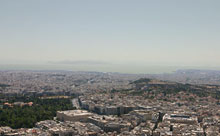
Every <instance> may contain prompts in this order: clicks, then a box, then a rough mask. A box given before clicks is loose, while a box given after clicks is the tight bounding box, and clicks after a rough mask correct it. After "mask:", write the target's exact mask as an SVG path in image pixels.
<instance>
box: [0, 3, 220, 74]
mask: <svg viewBox="0 0 220 136" xmlns="http://www.w3.org/2000/svg"><path fill="white" fill-rule="evenodd" d="M219 4H220V1H218V0H211V1H207V0H194V1H192V0H183V1H176V0H167V1H164V0H154V1H148V0H138V1H133V0H120V1H118V0H111V1H103V0H93V1H90V0H85V1H81V0H80V1H75V0H65V1H59V0H47V1H45V0H37V1H28V0H19V1H8V0H2V1H0V50H1V53H0V65H1V69H27V70H28V69H39V70H40V69H50V70H52V69H59V70H76V71H80V70H82V71H102V72H123V73H154V72H170V71H173V70H176V69H182V68H183V69H185V68H193V69H215V70H220V61H219V60H220V53H219V50H220V46H219V44H220V41H219V35H220V26H219V24H220V16H219V14H220V8H219Z"/></svg>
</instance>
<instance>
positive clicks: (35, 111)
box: [0, 97, 73, 128]
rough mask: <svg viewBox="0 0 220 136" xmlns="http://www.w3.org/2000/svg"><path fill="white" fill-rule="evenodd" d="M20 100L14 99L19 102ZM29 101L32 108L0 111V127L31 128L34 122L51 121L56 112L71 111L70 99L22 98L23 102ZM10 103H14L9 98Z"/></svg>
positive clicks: (16, 107)
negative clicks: (31, 103)
mask: <svg viewBox="0 0 220 136" xmlns="http://www.w3.org/2000/svg"><path fill="white" fill-rule="evenodd" d="M21 98H22V97H21ZM21 98H16V99H17V100H20V99H21ZM30 100H31V101H32V102H33V103H34V105H33V106H23V107H20V106H14V107H4V108H3V109H0V126H10V127H12V128H31V127H34V125H35V123H36V122H39V121H42V120H48V119H53V117H55V116H56V111H59V110H70V109H73V106H72V103H71V101H70V99H39V98H37V97H35V98H34V97H31V98H25V97H24V98H23V102H26V101H30ZM10 101H15V98H11V100H10Z"/></svg>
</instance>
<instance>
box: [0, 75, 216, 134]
mask: <svg viewBox="0 0 220 136" xmlns="http://www.w3.org/2000/svg"><path fill="white" fill-rule="evenodd" d="M139 77H140V76H139V75H126V74H125V75H123V74H114V73H97V72H32V71H29V72H21V71H18V72H10V71H8V72H0V83H1V84H5V86H3V87H0V92H1V93H3V92H6V93H7V94H10V93H16V94H17V93H21V94H22V93H25V94H28V93H35V94H39V95H40V96H41V98H42V99H44V98H47V99H48V98H53V97H56V95H57V94H58V95H59V96H61V95H62V96H67V97H68V96H70V95H71V94H77V95H75V96H77V98H74V99H73V100H72V104H73V106H74V107H75V109H76V110H70V111H57V115H56V118H55V119H54V120H45V121H41V122H37V123H36V125H35V127H34V128H21V129H11V128H9V127H5V126H2V127H0V135H6V136H7V135H8V136H11V135H14V136H20V135H27V136H32V135H36V136H70V135H76V136H136V135H137V136H220V101H219V100H218V99H217V98H214V97H211V96H208V95H207V96H198V95H196V94H195V93H190V92H186V91H181V90H178V91H176V92H175V93H166V92H165V93H164V91H163V89H166V90H167V92H168V91H169V90H172V91H173V90H175V89H176V88H178V89H181V87H186V88H184V89H187V87H189V85H186V86H184V85H185V84H176V83H175V82H162V81H158V80H151V82H149V83H148V84H146V82H143V83H137V84H135V85H134V84H132V82H133V81H134V80H135V79H137V78H139ZM146 81H147V80H146ZM201 88H202V89H201ZM190 89H191V90H190V91H203V89H205V90H206V89H207V90H211V91H212V90H213V91H218V90H219V89H220V87H219V86H211V85H202V86H199V87H198V86H196V85H195V86H193V88H192V87H191V88H190ZM207 90H206V91H207ZM52 94H53V95H55V96H53V95H52ZM45 95H46V96H45ZM5 104H6V105H8V106H10V105H11V106H12V105H20V106H22V105H29V106H31V104H33V103H21V102H17V103H13V104H12V103H5Z"/></svg>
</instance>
